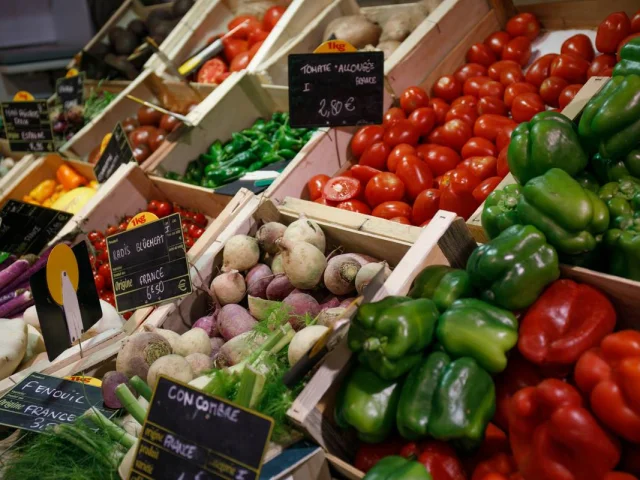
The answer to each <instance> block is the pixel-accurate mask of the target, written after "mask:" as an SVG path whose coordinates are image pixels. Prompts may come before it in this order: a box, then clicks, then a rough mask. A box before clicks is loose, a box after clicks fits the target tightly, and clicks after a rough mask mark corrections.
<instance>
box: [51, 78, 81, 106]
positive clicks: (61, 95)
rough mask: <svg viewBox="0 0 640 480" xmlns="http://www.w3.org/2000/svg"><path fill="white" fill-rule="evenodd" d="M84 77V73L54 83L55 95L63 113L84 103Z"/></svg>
mask: <svg viewBox="0 0 640 480" xmlns="http://www.w3.org/2000/svg"><path fill="white" fill-rule="evenodd" d="M84 76H85V75H84V72H81V73H79V74H78V75H74V76H73V77H65V78H60V79H58V81H57V82H56V94H57V96H58V100H60V103H61V104H62V109H63V110H64V111H67V110H69V109H71V108H73V107H76V106H78V105H82V104H83V103H84Z"/></svg>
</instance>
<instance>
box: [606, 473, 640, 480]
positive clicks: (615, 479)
mask: <svg viewBox="0 0 640 480" xmlns="http://www.w3.org/2000/svg"><path fill="white" fill-rule="evenodd" d="M602 480H638V477H634V476H633V475H631V474H630V473H625V472H609V473H607V474H606V475H605V476H604V478H603V479H602Z"/></svg>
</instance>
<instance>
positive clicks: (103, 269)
mask: <svg viewBox="0 0 640 480" xmlns="http://www.w3.org/2000/svg"><path fill="white" fill-rule="evenodd" d="M98 274H100V275H102V277H103V278H104V281H105V284H106V285H105V288H107V289H108V290H110V289H111V287H110V285H111V267H110V266H109V264H108V263H103V264H102V265H100V267H99V268H98Z"/></svg>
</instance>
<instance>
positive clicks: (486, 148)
mask: <svg viewBox="0 0 640 480" xmlns="http://www.w3.org/2000/svg"><path fill="white" fill-rule="evenodd" d="M460 153H461V155H462V158H463V159H467V158H469V157H482V156H487V155H490V156H493V157H495V155H496V153H497V150H496V146H495V145H494V144H493V143H492V142H490V141H489V140H487V139H486V138H482V137H471V138H470V139H469V141H468V142H467V143H465V144H464V147H462V151H461V152H460Z"/></svg>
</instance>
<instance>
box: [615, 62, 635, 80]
mask: <svg viewBox="0 0 640 480" xmlns="http://www.w3.org/2000/svg"><path fill="white" fill-rule="evenodd" d="M613 75H614V76H616V77H618V76H622V77H626V76H627V75H640V61H636V60H625V59H622V60H620V61H619V62H618V63H616V66H615V67H613Z"/></svg>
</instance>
